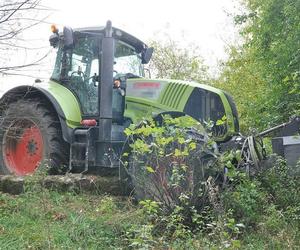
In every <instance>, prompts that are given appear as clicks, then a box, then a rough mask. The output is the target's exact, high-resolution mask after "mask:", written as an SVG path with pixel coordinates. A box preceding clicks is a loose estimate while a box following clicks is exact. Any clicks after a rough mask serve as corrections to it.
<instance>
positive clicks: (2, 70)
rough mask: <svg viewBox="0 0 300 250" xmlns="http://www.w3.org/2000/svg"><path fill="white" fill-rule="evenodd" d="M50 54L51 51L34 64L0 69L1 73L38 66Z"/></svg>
mask: <svg viewBox="0 0 300 250" xmlns="http://www.w3.org/2000/svg"><path fill="white" fill-rule="evenodd" d="M50 52H51V50H50V51H48V52H47V54H46V55H44V56H43V57H41V58H40V59H38V60H36V61H34V62H32V63H28V64H23V65H17V66H8V67H0V73H7V71H9V70H14V69H21V68H25V67H30V66H37V65H38V63H40V62H41V61H42V60H44V59H45V58H46V57H47V56H48V55H49V54H50Z"/></svg>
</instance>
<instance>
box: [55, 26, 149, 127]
mask: <svg viewBox="0 0 300 250" xmlns="http://www.w3.org/2000/svg"><path fill="white" fill-rule="evenodd" d="M54 31H55V32H56V33H55V34H54V35H52V36H51V37H50V43H51V45H52V46H53V47H58V51H57V57H56V62H55V67H54V70H53V73H52V76H51V80H53V81H56V82H58V83H60V84H62V85H63V86H65V87H66V88H68V89H69V90H70V91H71V92H72V93H73V94H74V95H75V96H76V98H77V99H78V101H79V103H80V108H81V113H82V117H83V118H84V119H85V118H96V119H97V118H98V116H99V108H100V107H99V98H98V97H99V86H100V85H99V81H100V80H101V75H102V73H101V67H102V65H103V66H104V65H105V64H107V62H105V61H103V59H102V51H103V48H102V40H103V37H104V31H105V29H104V27H99V28H81V29H75V30H74V31H73V30H71V29H70V28H66V27H65V28H64V32H63V33H58V31H57V30H54ZM112 32H113V33H114V34H113V35H114V36H115V37H114V55H113V77H114V80H115V81H117V82H118V83H117V84H115V83H114V84H113V81H112V83H111V87H112V88H113V113H114V114H115V115H116V116H117V117H116V120H118V121H119V120H120V117H119V115H120V112H121V110H122V109H123V107H122V105H121V106H120V105H118V104H120V103H123V101H121V100H120V99H122V98H121V97H120V94H121V96H123V99H124V93H125V86H126V85H125V82H124V81H125V80H126V79H127V78H139V77H143V74H144V72H143V62H144V61H145V57H143V53H144V54H145V52H144V51H145V49H144V48H145V45H144V44H143V43H142V42H141V41H139V40H137V39H136V38H134V37H132V36H130V35H128V34H127V33H125V32H123V31H120V30H117V29H113V30H112ZM70 40H71V42H70ZM66 41H68V42H67V44H66ZM104 74H105V72H104ZM120 89H123V90H124V91H123V92H122V91H119V90H120ZM118 108H120V109H121V110H118Z"/></svg>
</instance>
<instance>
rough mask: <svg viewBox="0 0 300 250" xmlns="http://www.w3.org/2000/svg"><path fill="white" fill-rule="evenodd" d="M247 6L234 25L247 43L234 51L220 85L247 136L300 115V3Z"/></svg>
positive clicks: (262, 0)
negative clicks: (233, 103) (234, 105)
mask: <svg viewBox="0 0 300 250" xmlns="http://www.w3.org/2000/svg"><path fill="white" fill-rule="evenodd" d="M242 3H243V5H244V10H245V12H244V13H241V14H240V15H237V16H236V17H235V22H236V25H237V28H239V30H240V35H241V37H242V39H243V44H242V45H240V46H236V45H233V46H232V47H231V49H230V51H229V53H230V59H229V60H228V62H226V63H225V65H224V68H223V70H222V72H223V73H222V76H221V78H220V79H219V81H218V83H217V85H218V86H219V87H221V88H223V89H226V90H228V92H229V93H231V94H232V95H233V97H234V99H235V101H236V102H237V105H238V109H239V112H240V115H241V124H242V128H243V130H244V131H247V130H248V128H249V127H252V128H257V129H263V128H266V127H268V126H270V125H274V124H278V123H280V122H283V121H286V120H288V118H289V117H290V116H291V115H293V114H299V110H300V106H299V93H300V92H299V85H300V72H299V64H300V49H299V48H300V44H299V36H300V26H299V24H300V16H299V12H300V1H299V0H242Z"/></svg>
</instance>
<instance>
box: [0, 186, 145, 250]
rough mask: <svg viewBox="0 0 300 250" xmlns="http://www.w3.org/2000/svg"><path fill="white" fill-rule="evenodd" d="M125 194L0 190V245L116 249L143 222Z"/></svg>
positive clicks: (13, 247)
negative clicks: (11, 192) (119, 196)
mask: <svg viewBox="0 0 300 250" xmlns="http://www.w3.org/2000/svg"><path fill="white" fill-rule="evenodd" d="M139 213H140V210H139V209H137V208H135V207H134V206H132V205H131V203H130V202H128V201H127V200H126V199H124V198H117V197H114V198H113V197H109V196H95V195H84V194H73V193H57V192H54V191H48V190H42V191H41V192H38V193H37V192H26V193H24V194H21V195H19V196H12V195H9V194H3V193H1V194H0V249H116V248H124V247H125V246H126V239H125V238H124V232H126V230H127V228H129V227H130V226H131V225H132V224H133V223H134V224H138V223H139V219H141V218H142V216H140V215H139Z"/></svg>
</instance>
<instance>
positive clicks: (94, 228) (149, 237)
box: [0, 171, 300, 250]
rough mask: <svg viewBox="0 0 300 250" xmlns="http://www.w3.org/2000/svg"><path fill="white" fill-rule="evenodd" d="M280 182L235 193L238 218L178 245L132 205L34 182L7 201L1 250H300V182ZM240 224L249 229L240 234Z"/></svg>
mask: <svg viewBox="0 0 300 250" xmlns="http://www.w3.org/2000/svg"><path fill="white" fill-rule="evenodd" d="M275 172H276V171H275ZM276 173H277V172H276ZM279 176H280V177H279V180H278V177H277V179H276V178H275V177H274V176H273V175H270V176H268V175H266V177H265V178H267V179H266V183H265V184H264V186H262V184H258V183H257V182H255V181H254V182H251V183H250V184H251V185H249V184H247V183H246V184H243V185H241V186H240V188H237V187H236V188H235V191H234V192H229V193H228V197H227V198H226V197H225V200H227V201H229V203H228V204H226V203H224V205H226V209H227V210H226V211H229V210H230V209H233V210H235V213H232V214H231V215H229V217H226V216H227V215H226V214H227V212H226V214H223V215H222V214H219V215H218V216H217V217H216V221H215V222H216V224H215V226H214V228H213V229H212V230H210V231H198V232H196V233H195V234H192V236H188V237H175V238H172V239H170V238H168V236H167V233H166V232H163V231H156V233H155V234H152V233H151V230H152V228H155V226H156V225H155V223H158V224H162V220H163V219H166V218H167V217H157V218H156V222H154V220H153V218H154V217H153V216H150V217H149V215H148V216H147V214H145V213H144V212H145V210H143V209H142V208H141V207H140V206H137V205H134V204H132V202H131V201H130V200H129V198H127V197H116V196H108V195H93V194H86V193H75V192H57V191H53V190H52V191H51V190H48V189H44V188H42V187H41V186H40V185H39V184H36V182H35V184H32V183H31V182H30V181H29V182H28V183H27V184H26V189H25V190H26V192H25V193H22V194H21V195H17V196H16V195H10V194H5V193H0V249H5V250H10V249H12V250H15V249H18V250H19V249H172V250H173V249H253V250H254V249H255V250H258V249H300V206H299V203H298V200H299V186H298V185H297V183H298V182H297V181H296V182H295V181H294V182H292V181H291V180H290V181H288V180H287V179H288V178H285V177H284V176H283V175H279ZM274 178H275V179H274ZM281 179H282V180H281ZM296 180H297V179H296ZM260 183H263V182H260ZM267 184H268V185H267ZM295 185H296V186H295ZM224 195H226V193H225V194H224ZM227 207H228V208H227ZM250 215H251V216H250ZM168 218H170V217H168ZM233 218H235V219H236V220H235V222H231V223H229V222H230V220H232V219H233ZM157 219H158V220H157ZM159 220H161V221H159ZM240 222H242V223H244V224H245V227H244V228H240V230H241V231H240V233H238V234H236V233H233V231H232V230H235V229H236V226H235V225H236V223H240ZM163 223H171V222H170V221H167V220H164V222H163ZM218 223H220V224H218ZM228 223H229V224H232V225H231V226H230V225H229V224H228ZM178 230H181V229H180V227H179V228H178ZM157 232H159V233H157ZM182 232H184V231H182ZM179 236H180V234H179Z"/></svg>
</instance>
